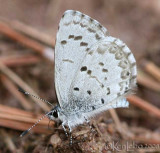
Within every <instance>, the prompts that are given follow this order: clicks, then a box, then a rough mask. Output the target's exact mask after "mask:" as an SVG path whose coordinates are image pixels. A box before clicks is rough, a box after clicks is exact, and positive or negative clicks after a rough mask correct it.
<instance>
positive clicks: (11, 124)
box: [0, 118, 51, 134]
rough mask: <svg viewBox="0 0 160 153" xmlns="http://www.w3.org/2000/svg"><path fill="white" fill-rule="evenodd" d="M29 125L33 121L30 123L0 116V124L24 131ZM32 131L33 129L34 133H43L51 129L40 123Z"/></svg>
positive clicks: (47, 132)
mask: <svg viewBox="0 0 160 153" xmlns="http://www.w3.org/2000/svg"><path fill="white" fill-rule="evenodd" d="M47 124H48V123H47ZM31 125H33V123H32V124H31V123H26V122H20V121H15V120H8V119H1V118H0V126H2V127H7V128H11V129H15V130H20V131H25V130H26V129H27V128H29V127H30V126H31ZM32 131H34V132H35V133H43V134H44V133H46V134H49V133H50V132H51V130H49V129H48V126H47V125H41V124H40V123H39V124H38V125H37V126H36V127H35V128H33V130H32Z"/></svg>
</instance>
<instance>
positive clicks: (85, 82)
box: [46, 10, 137, 131]
mask: <svg viewBox="0 0 160 153" xmlns="http://www.w3.org/2000/svg"><path fill="white" fill-rule="evenodd" d="M136 76H137V69H136V60H135V58H134V56H133V54H132V52H131V51H130V49H129V48H128V47H127V45H126V44H124V43H123V42H122V41H121V40H119V39H117V38H114V37H112V36H110V35H109V33H108V30H107V29H106V28H105V27H103V26H102V25H101V24H100V23H99V22H98V21H96V20H94V19H92V18H91V17H89V16H87V15H85V14H83V13H81V12H79V11H74V10H67V11H66V12H64V14H63V16H62V18H61V20H60V23H59V27H58V32H57V36H56V44H55V87H56V93H57V98H58V101H59V103H58V105H57V106H56V107H54V108H52V110H51V111H50V112H48V113H47V114H46V116H47V117H48V118H49V119H50V120H56V119H59V120H61V121H62V126H63V128H64V129H65V126H68V127H69V129H70V131H72V129H73V128H74V127H75V126H77V125H79V124H83V123H84V122H87V121H88V120H90V119H91V118H92V117H94V116H96V115H97V114H99V113H101V112H104V111H106V110H108V109H111V108H119V107H128V105H129V103H128V102H127V100H126V96H127V95H129V94H131V93H132V90H133V89H134V88H135V87H136Z"/></svg>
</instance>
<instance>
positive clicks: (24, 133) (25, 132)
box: [20, 112, 50, 137]
mask: <svg viewBox="0 0 160 153" xmlns="http://www.w3.org/2000/svg"><path fill="white" fill-rule="evenodd" d="M49 113H50V112H48V113H47V114H45V115H43V116H42V117H41V118H40V119H39V120H38V121H37V122H36V123H35V124H34V125H32V126H31V127H30V128H29V129H28V130H26V131H24V132H23V133H22V134H21V135H20V137H23V136H24V135H26V134H27V133H28V132H29V131H30V130H31V129H32V128H34V127H35V126H36V125H37V124H38V123H39V122H40V121H41V120H43V119H44V118H45V117H46V116H47V115H48V114H49Z"/></svg>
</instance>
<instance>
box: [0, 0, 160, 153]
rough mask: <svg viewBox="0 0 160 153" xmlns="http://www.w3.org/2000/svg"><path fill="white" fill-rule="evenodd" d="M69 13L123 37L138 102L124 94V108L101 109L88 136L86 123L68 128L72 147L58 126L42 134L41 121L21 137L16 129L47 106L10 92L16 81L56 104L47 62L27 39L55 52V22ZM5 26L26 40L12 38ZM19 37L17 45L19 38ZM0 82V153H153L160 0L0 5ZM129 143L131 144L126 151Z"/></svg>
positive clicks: (159, 145)
mask: <svg viewBox="0 0 160 153" xmlns="http://www.w3.org/2000/svg"><path fill="white" fill-rule="evenodd" d="M68 9H72V10H78V11H80V12H83V13H85V14H87V15H89V16H91V17H92V18H94V19H96V20H98V21H99V22H100V23H101V24H102V25H104V26H105V27H106V28H107V29H108V31H109V34H110V35H111V36H114V37H117V38H119V39H121V40H123V41H124V42H125V43H126V44H127V46H128V47H129V48H130V49H131V51H132V52H133V54H134V56H135V58H136V61H137V68H138V84H137V86H138V87H137V91H136V94H135V96H136V98H137V97H138V98H140V99H134V98H133V99H132V97H131V98H129V99H128V100H129V102H130V106H129V108H128V109H121V108H119V109H116V111H115V110H114V111H113V112H112V111H110V112H109V111H107V112H105V113H104V114H102V115H100V116H98V117H97V118H96V119H93V121H92V122H91V123H92V126H93V130H94V132H91V130H90V129H89V127H88V126H87V125H82V126H79V127H77V128H76V129H75V130H74V131H73V137H75V138H74V140H73V141H74V144H73V145H69V138H66V136H65V134H64V131H63V130H62V127H61V126H59V124H58V123H51V124H50V128H49V129H48V126H47V125H48V122H49V121H48V119H45V120H44V121H43V122H42V123H41V124H40V125H37V126H36V127H35V130H33V131H34V132H31V133H30V134H28V135H26V136H25V137H23V138H20V137H19V135H20V134H21V132H22V131H24V130H25V129H28V128H29V127H30V125H33V123H35V121H36V120H37V118H39V117H40V116H41V115H43V114H45V112H46V111H47V109H48V108H47V106H46V105H43V104H42V105H43V106H42V105H37V103H34V100H33V99H31V98H30V97H26V96H23V95H22V94H20V93H19V92H18V91H17V89H18V87H24V86H25V87H26V85H24V84H23V83H22V82H21V81H20V80H19V79H18V78H17V76H18V77H19V78H20V79H21V80H23V81H24V82H25V83H26V84H27V85H29V86H30V87H31V90H30V91H33V92H32V94H34V91H35V93H37V94H38V95H39V96H40V97H41V98H44V99H46V100H48V101H50V102H51V103H52V104H56V103H57V99H56V95H55V90H54V64H53V62H49V61H48V60H46V59H45V58H42V53H41V49H37V48H36V47H34V46H36V44H34V43H31V42H30V41H27V40H28V39H29V40H31V41H34V42H36V43H38V45H37V46H40V47H39V48H43V47H42V46H45V47H50V48H52V49H54V42H55V38H56V32H57V29H58V24H59V21H60V18H61V16H62V15H63V12H64V11H66V10H68ZM16 23H22V25H23V26H22V27H21V26H17V25H19V24H16ZM4 24H5V25H7V26H8V27H9V28H10V29H12V30H14V31H15V32H16V33H18V34H20V35H22V36H24V37H26V38H27V39H24V38H23V37H20V36H19V35H16V34H15V33H14V32H12V31H10V29H9V28H8V29H7V28H6V27H5V26H4ZM24 25H25V26H27V27H32V28H33V29H34V30H35V31H36V32H37V31H38V34H39V35H37V37H34V35H32V34H33V31H32V30H29V31H30V32H31V33H28V34H27V32H28V31H27V30H26V29H27V28H26V27H25V26H24ZM4 27H5V28H4ZM17 27H18V28H19V29H18V28H17ZM3 30H4V31H5V30H6V31H7V32H4V31H3ZM11 33H12V34H11ZM14 35H16V38H14ZM40 38H42V39H43V40H42V39H40ZM23 39H24V41H21V40H23ZM27 42H28V43H27ZM52 42H53V43H52ZM35 50H38V51H37V52H36V51H35ZM22 56H25V57H22ZM20 58H21V59H20ZM1 63H3V64H1ZM17 63H18V64H17ZM8 68H9V70H8ZM10 71H11V72H10ZM12 72H14V74H16V75H17V76H14V75H13V73H12ZM16 81H17V82H16ZM0 82H1V83H0V99H1V100H0V133H1V134H0V153H5V152H34V153H43V152H89V153H90V152H103V153H105V152H107V153H110V152H128V151H131V152H141V153H142V152H144V153H145V152H157V153H158V152H160V126H159V125H160V120H159V119H160V109H159V108H160V2H159V1H158V0H152V1H149V0H143V1H139V0H134V1H129V0H118V1H117V0H87V1H86V0H81V1H75V0H63V1H62V0H59V1H58V0H48V1H44V0H34V1H33V0H26V1H21V0H14V1H10V0H5V1H4V0H0ZM25 89H29V88H27V87H26V88H25ZM25 89H24V90H25ZM20 101H27V102H28V103H29V106H28V104H26V103H27V102H20ZM14 108H16V109H14ZM22 111H23V112H22ZM39 115H40V116H39ZM32 118H33V120H32ZM115 144H118V145H119V150H117V148H114V147H113V145H115ZM128 144H130V145H131V146H134V147H133V148H129V149H130V150H129V149H128V150H127V148H126V146H127V145H128ZM135 146H136V147H135ZM137 146H138V147H137Z"/></svg>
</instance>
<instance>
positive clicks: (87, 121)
mask: <svg viewBox="0 0 160 153" xmlns="http://www.w3.org/2000/svg"><path fill="white" fill-rule="evenodd" d="M84 119H85V121H86V123H87V124H88V126H89V127H90V129H91V131H92V132H94V129H93V127H92V126H91V124H90V122H89V120H88V119H87V118H86V117H85V116H84Z"/></svg>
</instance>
